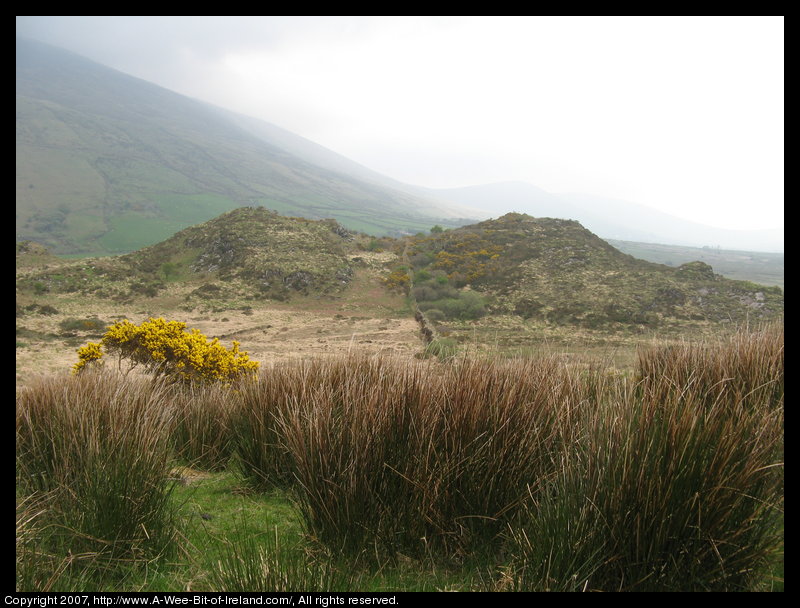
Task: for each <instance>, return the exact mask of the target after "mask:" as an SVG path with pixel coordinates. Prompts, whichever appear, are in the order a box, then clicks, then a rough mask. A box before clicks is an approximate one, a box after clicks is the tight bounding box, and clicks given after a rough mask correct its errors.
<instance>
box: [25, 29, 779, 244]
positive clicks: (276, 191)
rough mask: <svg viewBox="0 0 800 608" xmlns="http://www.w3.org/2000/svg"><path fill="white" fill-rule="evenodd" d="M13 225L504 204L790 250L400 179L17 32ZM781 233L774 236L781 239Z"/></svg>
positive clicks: (640, 209) (717, 232)
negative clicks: (256, 210) (247, 210)
mask: <svg viewBox="0 0 800 608" xmlns="http://www.w3.org/2000/svg"><path fill="white" fill-rule="evenodd" d="M16 50H17V57H16V233H17V240H18V241H20V240H33V241H37V242H40V243H42V244H44V245H47V246H48V247H50V248H52V249H53V251H55V252H56V253H60V254H64V253H72V254H84V255H86V254H108V253H124V252H128V251H133V250H136V249H138V248H141V247H144V246H147V245H151V244H153V243H156V242H158V241H160V240H163V239H166V238H168V237H169V236H171V235H172V234H174V233H176V232H177V231H179V230H181V229H183V228H186V227H187V226H190V225H193V224H197V223H200V222H204V221H207V220H209V219H211V218H213V217H216V216H218V215H220V214H221V213H224V212H226V211H229V210H231V209H235V208H237V207H241V206H264V207H267V208H269V209H273V210H276V211H278V212H279V213H282V214H284V215H296V216H301V217H306V218H309V219H321V218H335V219H336V220H337V221H339V222H341V224H342V225H344V226H345V227H347V228H349V229H352V230H359V231H363V232H366V233H369V234H374V235H378V236H380V235H402V234H410V233H416V232H418V231H426V230H428V229H429V228H430V227H431V226H432V225H434V224H437V223H438V224H441V225H443V226H445V227H453V226H458V225H463V224H465V223H468V222H469V221H474V220H479V219H487V218H490V217H499V216H501V215H503V214H505V213H508V212H519V213H526V214H529V215H531V216H534V217H553V218H563V219H573V220H577V221H579V222H580V223H581V224H582V225H583V226H585V227H586V228H587V229H589V230H591V231H592V232H594V233H596V234H597V235H599V236H600V237H602V238H607V239H619V240H628V241H643V242H652V243H668V244H677V245H688V246H698V247H703V246H709V247H723V248H729V249H739V250H763V251H775V250H777V249H780V250H782V248H783V235H782V232H781V231H778V230H759V231H736V230H722V229H717V228H712V227H709V226H704V225H701V224H697V223H694V222H689V221H686V220H683V219H680V218H677V217H674V216H671V215H668V214H666V213H662V212H660V211H657V210H654V209H651V208H648V207H645V206H643V205H638V204H635V203H630V202H626V201H619V200H612V199H607V198H602V197H597V196H593V195H590V194H563V193H559V194H554V193H550V192H547V191H545V190H542V189H541V188H538V187H536V186H534V185H532V184H528V183H524V182H502V183H495V184H485V185H478V186H470V187H464V188H453V189H431V188H424V187H420V186H415V185H411V184H404V183H401V182H399V181H397V180H395V179H392V178H391V177H387V176H385V175H382V174H380V173H378V172H376V171H373V170H371V169H369V168H367V167H364V166H363V165H360V164H359V163H356V162H354V161H352V160H350V159H348V158H346V157H344V156H342V155H340V154H338V153H336V152H334V151H331V150H329V149H327V148H325V147H323V146H321V145H319V144H316V143H314V142H312V141H309V140H307V139H305V138H303V137H300V136H298V135H296V134H294V133H291V132H289V131H287V130H285V129H282V128H280V127H278V126H276V125H273V124H270V123H268V122H264V121H262V120H259V119H255V118H251V117H247V116H243V115H240V114H236V113H234V112H231V111H229V110H226V109H223V108H218V107H215V106H211V105H209V104H207V103H204V102H201V101H197V100H194V99H190V98H188V97H185V96H183V95H179V94H177V93H174V92H172V91H169V90H167V89H164V88H162V87H159V86H156V85H154V84H152V83H149V82H146V81H144V80H141V79H138V78H134V77H132V76H128V75H126V74H124V73H121V72H118V71H116V70H113V69H110V68H107V67H105V66H102V65H100V64H97V63H95V62H93V61H89V60H87V59H84V58H82V57H80V56H78V55H75V54H73V53H70V52H67V51H64V50H61V49H57V48H55V47H51V46H48V45H45V44H41V43H38V42H32V41H26V40H20V39H18V40H17V49H16ZM778 243H779V245H777V244H778Z"/></svg>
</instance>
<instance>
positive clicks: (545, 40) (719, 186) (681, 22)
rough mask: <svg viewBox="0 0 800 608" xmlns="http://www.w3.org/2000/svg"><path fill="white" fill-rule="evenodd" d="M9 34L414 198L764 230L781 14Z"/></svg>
mask: <svg viewBox="0 0 800 608" xmlns="http://www.w3.org/2000/svg"><path fill="white" fill-rule="evenodd" d="M16 25H17V35H18V36H23V37H27V38H32V39H35V40H40V41H42V42H47V43H50V44H53V45H55V46H60V47H62V48H65V49H68V50H71V51H74V52H76V53H79V54H81V55H83V56H85V57H88V58H90V59H93V60H95V61H97V62H99V63H102V64H104V65H107V66H110V67H113V68H115V69H118V70H120V71H123V72H126V73H128V74H131V75H133V76H137V77H139V78H142V79H145V80H148V81H150V82H154V83H156V84H158V85H161V86H163V87H165V88H168V89H171V90H173V91H176V92H179V93H182V94H184V95H187V96H190V97H194V98H197V99H201V100H203V101H207V102H210V103H213V104H215V105H219V106H222V107H225V108H228V109H231V110H234V111H237V112H240V113H243V114H247V115H249V116H253V117H256V118H261V119H263V120H266V121H268V122H270V123H273V124H275V125H278V126H280V127H283V128H285V129H287V130H289V131H292V132H294V133H296V134H298V135H301V136H303V137H305V138H307V139H310V140H312V141H314V142H316V143H318V144H321V145H323V146H325V147H327V148H330V149H331V150H333V151H335V152H337V153H339V154H342V155H344V156H346V157H348V158H350V159H352V160H355V161H357V162H359V163H361V164H362V165H364V166H366V167H368V168H370V169H373V170H375V171H378V172H380V173H383V174H385V175H387V176H389V177H392V178H394V179H397V180H399V181H402V182H406V183H409V184H414V185H419V186H427V187H432V188H450V187H460V186H470V185H476V184H485V183H491V182H501V181H524V182H529V183H531V184H533V185H535V186H538V187H539V188H542V189H544V190H547V191H549V192H552V193H567V192H582V193H588V194H593V195H597V196H603V197H608V198H616V199H622V200H627V201H631V202H635V203H639V204H642V205H646V206H649V207H653V208H656V209H659V210H661V211H665V212H667V213H670V214H672V215H676V216H678V217H682V218H684V219H689V220H693V221H696V222H699V223H703V224H707V225H711V226H715V227H719V228H729V229H742V230H743V229H747V230H755V229H769V228H772V229H780V230H782V229H783V206H784V152H783V148H784V143H783V139H784V136H783V133H784V19H783V17H780V16H778V17H141V16H138V17H125V16H112V17H47V16H35V17H24V16H18V17H17V19H16Z"/></svg>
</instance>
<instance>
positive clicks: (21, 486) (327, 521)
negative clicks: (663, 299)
mask: <svg viewBox="0 0 800 608" xmlns="http://www.w3.org/2000/svg"><path fill="white" fill-rule="evenodd" d="M783 344H784V339H783V331H782V328H774V327H773V328H766V329H763V330H759V331H756V332H748V333H741V334H738V335H736V336H734V337H733V338H731V339H730V340H728V341H725V342H721V343H715V344H710V343H709V344H685V345H679V346H677V347H676V346H659V345H655V346H651V347H649V348H647V349H642V350H641V352H640V353H639V357H638V363H637V366H636V370H635V372H634V373H633V374H630V375H625V374H608V373H604V372H603V370H602V369H596V370H585V369H578V368H576V367H574V366H570V365H567V364H565V363H564V362H563V361H562V360H560V359H558V358H554V357H542V358H526V359H516V360H500V359H497V360H481V359H477V358H468V357H460V358H459V357H456V358H453V359H451V360H449V361H448V362H447V363H443V362H440V361H434V360H408V361H398V360H394V359H390V358H384V357H376V356H368V355H365V354H357V353H351V354H348V355H347V356H342V357H330V358H318V359H314V360H310V361H297V362H287V363H284V364H279V365H275V366H274V367H272V368H271V369H268V370H264V369H262V370H261V372H260V375H259V377H258V378H257V379H255V380H253V379H248V380H247V381H242V382H234V383H231V384H230V385H216V386H214V385H208V384H198V385H192V384H174V383H171V384H163V383H159V382H152V381H149V382H148V381H141V380H139V379H136V378H132V377H130V378H127V379H126V378H122V377H120V376H114V375H112V374H110V373H108V372H107V371H106V373H97V374H93V373H91V372H90V370H87V372H86V373H83V374H81V375H80V376H78V377H68V378H67V377H65V378H55V379H53V378H51V379H43V380H41V381H39V382H37V383H34V384H33V385H31V386H30V387H28V388H26V389H23V390H21V391H20V392H19V393H18V395H17V486H18V501H19V505H18V517H17V529H18V539H17V547H18V559H17V566H18V585H20V584H21V583H20V582H19V581H20V580H23V583H22V584H23V586H24V585H31V586H34V587H37V586H38V588H41V587H42V586H43V585H49V586H50V587H52V586H53V584H54V583H53V582H52V581H51V580H50V577H48V576H46V572H44V571H42V570H41V569H39V570H37V569H36V568H34V567H33V566H32V564H35V563H37V559H29V558H30V557H31V556H35V555H39V556H40V557H41V559H39V560H38V561H39V563H46V564H49V566H48V567H49V568H51V570H52V572H57V571H59V572H60V571H64V569H65V568H67V566H64V564H65V563H67V562H64V557H65V556H73V557H72V558H71V559H73V562H75V563H77V562H76V561H75V560H76V559H77V558H76V557H75V556H83V557H82V558H81V560H80V564H81V565H80V567H81V570H80V572H85V571H86V566H87V564H89V563H90V562H91V561H92V559H90V557H91V556H97V557H98V560H95V561H96V562H97V563H103V564H106V565H107V564H109V563H112V562H114V561H116V562H124V563H134V562H147V561H148V560H153V559H156V558H157V557H158V556H160V555H163V554H164V553H165V552H166V551H167V550H168V547H169V546H170V542H171V541H170V539H172V538H173V537H174V533H175V525H174V524H175V522H174V504H173V501H171V496H170V492H171V486H170V483H171V482H170V477H171V476H170V469H171V466H172V465H173V464H174V460H175V459H179V460H181V461H183V462H189V463H192V464H193V466H200V467H202V468H205V469H210V470H224V469H235V470H236V471H238V473H239V474H240V475H241V477H242V479H243V480H244V481H245V482H246V483H247V484H249V485H250V486H251V488H252V490H253V491H258V492H267V491H271V490H272V489H274V488H282V489H283V490H286V491H288V492H289V495H290V496H292V497H293V499H294V503H295V505H296V508H297V509H298V511H299V514H300V517H301V519H302V521H303V523H304V525H305V532H306V533H307V535H308V538H310V539H313V541H315V542H317V543H319V544H320V545H321V546H322V547H324V551H323V552H322V553H319V554H317V555H322V554H325V555H328V556H333V555H335V556H337V560H335V561H336V562H337V563H339V559H340V558H341V559H343V560H350V561H351V563H358V564H360V565H364V564H367V563H370V562H377V563H379V564H385V563H386V562H387V561H389V562H394V563H407V561H408V559H409V558H410V559H411V560H413V561H414V562H415V563H419V564H442V563H444V564H447V565H448V567H449V566H452V565H457V566H458V567H463V566H464V565H465V564H479V567H480V571H481V572H484V573H485V572H487V571H488V572H492V573H494V574H493V575H494V577H495V580H494V582H493V583H486V580H485V578H484V579H483V580H484V583H482V584H483V585H484V588H486V587H487V586H488V587H491V586H492V585H494V587H493V588H494V589H497V590H500V589H503V590H518V591H523V590H539V591H543V590H558V591H584V590H604V591H664V590H670V591H675V590H684V591H690V590H715V591H719V590H724V591H730V590H745V589H752V588H754V587H755V584H756V582H757V581H759V580H760V577H762V578H763V576H764V569H765V567H766V566H768V565H769V562H770V560H771V559H773V557H774V556H775V554H776V551H778V550H779V549H780V547H781V546H782V544H783V487H784V481H783V402H784V395H783V390H784V388H783V387H784V372H783ZM262 540H263V541H264V542H261V541H262ZM286 550H287V547H286V546H284V545H277V544H276V545H274V546H273V545H270V544H269V543H267V541H266V540H264V539H260V540H258V542H255V541H254V543H253V544H252V546H250V545H248V546H244V545H242V546H238V545H231V546H230V551H229V552H228V553H227V554H226V557H224V559H223V560H222V561H220V563H219V568H218V570H217V571H216V573H214V575H213V577H212V578H214V577H216V578H214V581H215V583H214V584H215V585H218V586H225V585H227V584H228V582H226V581H229V582H230V581H237V580H239V581H242V582H241V585H244V586H247V587H248V588H249V587H250V586H253V587H259V586H263V585H264V584H266V581H273V580H274V581H275V583H274V584H275V585H279V586H280V585H282V586H285V587H292V586H295V585H298V584H302V585H305V584H306V582H307V583H308V584H312V582H313V585H314V588H315V589H320V590H323V589H324V588H325V587H326V586H328V585H329V584H330V585H334V586H336V587H338V586H342V588H344V587H348V588H350V587H349V585H350V584H351V583H352V582H353V580H352V579H347V580H345V579H342V578H340V574H341V572H342V571H346V570H347V568H346V566H345V567H343V568H342V567H340V566H338V565H337V566H336V567H333V566H332V564H333V563H334V560H330V559H328V558H326V559H325V560H322V561H319V562H315V564H316V565H314V564H304V563H301V562H302V560H300V561H296V559H297V555H298V552H297V551H295V550H294V549H292V550H289V551H288V553H287V552H286ZM290 554H291V555H290ZM20 556H21V557H20ZM84 557H85V558H86V559H83V558H84ZM282 563H284V566H285V567H283V566H281V564H282ZM325 564H326V565H325ZM317 566H319V567H317ZM70 567H72V566H70ZM103 567H108V566H103ZM59 569H60V570H59ZM20 572H22V575H23V576H22V577H21V578H20V574H19V573H20ZM81 576H82V574H81ZM274 577H277V578H274ZM73 580H74V579H73ZM24 581H34V582H24ZM36 581H38V582H36ZM292 581H295V582H292ZM297 581H306V582H297ZM326 581H327V582H326ZM348 581H349V582H348ZM231 584H234V583H231ZM235 584H238V583H235ZM270 584H272V583H270ZM281 588H283V587H281Z"/></svg>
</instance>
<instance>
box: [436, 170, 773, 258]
mask: <svg viewBox="0 0 800 608" xmlns="http://www.w3.org/2000/svg"><path fill="white" fill-rule="evenodd" d="M420 192H421V193H425V194H427V195H428V196H432V197H436V198H439V199H442V200H445V201H449V202H451V203H454V204H460V205H466V206H469V207H474V208H477V209H480V210H482V211H483V212H484V213H485V214H487V217H498V216H500V215H502V214H504V213H508V212H511V211H517V212H520V213H527V214H528V215H532V216H534V217H558V218H564V219H574V220H577V221H579V222H580V223H581V224H582V225H583V226H585V227H586V228H588V229H589V230H591V231H592V232H594V233H595V234H597V235H598V236H600V237H602V238H605V239H618V240H625V241H641V242H646V243H666V244H673V245H686V246H692V247H722V248H727V249H737V250H752V251H783V231H781V230H725V229H722V228H715V227H712V226H706V225H704V224H699V223H696V222H691V221H688V220H684V219H681V218H679V217H675V216H673V215H670V214H668V213H663V212H661V211H658V210H656V209H652V208H650V207H646V206H645V205H639V204H636V203H632V202H628V201H621V200H616V199H610V198H604V197H600V196H594V195H591V194H578V193H559V194H553V193H550V192H546V191H545V190H542V189H541V188H537V187H536V186H533V185H532V184H528V183H525V182H500V183H495V184H483V185H478V186H468V187H465V188H451V189H425V190H420Z"/></svg>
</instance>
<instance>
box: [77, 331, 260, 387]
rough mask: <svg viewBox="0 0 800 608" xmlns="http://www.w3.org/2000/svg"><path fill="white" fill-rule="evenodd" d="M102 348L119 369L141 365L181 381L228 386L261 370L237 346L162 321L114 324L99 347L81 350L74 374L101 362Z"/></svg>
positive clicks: (97, 345)
mask: <svg viewBox="0 0 800 608" xmlns="http://www.w3.org/2000/svg"><path fill="white" fill-rule="evenodd" d="M101 348H102V349H104V350H105V352H106V353H108V354H109V355H112V356H116V357H117V360H118V365H120V366H121V363H122V360H123V359H126V360H128V361H129V362H130V363H131V365H132V367H136V366H138V365H141V366H142V367H143V368H144V369H145V370H146V371H148V372H150V373H152V374H155V375H159V376H167V377H171V378H174V379H175V380H181V381H192V380H204V381H209V382H215V381H223V382H227V381H231V380H235V379H237V378H240V377H244V376H247V375H248V374H255V373H256V371H257V370H258V362H257V361H251V360H250V358H249V357H248V355H247V352H245V351H241V350H239V343H238V342H236V341H234V342H233V346H232V348H231V349H227V348H225V347H224V346H223V345H222V344H220V343H219V339H217V338H214V339H213V340H211V341H209V340H208V338H206V336H204V335H203V334H202V333H200V331H199V330H197V329H192V330H190V331H186V323H182V322H180V321H167V320H165V319H163V318H158V319H154V318H151V319H150V320H148V321H145V322H143V323H141V324H140V325H135V324H134V323H131V322H130V321H128V320H124V321H119V322H118V323H115V324H114V325H112V326H111V327H109V328H108V331H107V332H106V334H105V335H104V336H103V338H102V340H101V341H100V344H95V343H92V342H90V343H89V344H87V345H86V346H83V347H81V348H79V349H78V357H79V361H78V363H76V364H75V366H74V367H73V370H74V371H75V373H78V372H80V371H81V370H82V369H84V368H85V367H86V365H87V364H89V363H90V362H93V361H97V360H99V359H100V357H102V356H103V350H101Z"/></svg>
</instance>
